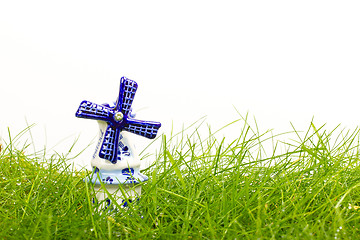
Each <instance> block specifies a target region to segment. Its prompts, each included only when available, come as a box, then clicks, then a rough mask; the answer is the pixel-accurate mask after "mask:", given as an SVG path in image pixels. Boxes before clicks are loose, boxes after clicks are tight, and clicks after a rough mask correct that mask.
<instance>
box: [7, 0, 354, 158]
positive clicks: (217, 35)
mask: <svg viewBox="0 0 360 240" xmlns="http://www.w3.org/2000/svg"><path fill="white" fill-rule="evenodd" d="M359 12H360V2H359V1H314V0H312V1H194V0H191V1H187V0H186V1H185V0H182V1H73V0H72V1H56V2H55V1H1V3H0V83H1V85H0V104H1V105H0V106H1V107H0V109H1V111H0V129H1V132H2V136H3V137H4V138H6V136H7V127H10V130H11V131H12V132H13V133H14V134H15V133H17V132H19V131H20V130H22V129H24V128H25V127H26V121H25V119H27V121H28V122H29V123H30V124H31V123H36V124H37V125H36V127H34V128H33V130H32V132H33V137H34V141H35V143H36V147H37V148H38V149H40V148H42V147H43V146H44V145H46V146H47V148H48V149H50V148H52V147H53V146H55V145H56V144H58V143H59V142H61V143H60V144H58V145H56V146H55V147H54V149H55V150H57V151H59V152H63V151H66V149H67V148H68V147H69V146H70V145H71V144H72V143H73V141H74V139H75V138H76V137H78V136H80V137H79V144H78V145H77V146H78V148H76V149H77V150H78V149H81V148H83V147H84V146H86V145H87V144H88V143H89V142H90V141H91V139H93V138H94V137H95V136H96V134H97V131H98V127H97V123H96V122H95V121H91V120H85V119H77V118H75V116H74V114H75V111H76V110H77V107H78V105H79V103H80V102H81V101H82V100H85V99H86V100H90V101H93V102H96V103H104V102H111V101H115V99H116V97H117V94H118V88H119V79H120V77H121V76H127V77H128V78H130V79H133V80H135V81H137V82H138V84H139V88H138V91H137V95H136V97H135V101H134V105H133V106H134V108H135V110H139V109H142V110H141V111H139V113H138V116H137V118H140V119H144V120H154V121H160V122H161V123H162V124H163V126H162V128H161V133H169V131H170V129H171V126H172V122H174V125H175V128H176V129H178V130H180V126H181V125H182V124H183V123H185V124H188V123H192V122H194V121H196V120H197V119H199V118H200V117H202V116H205V115H206V116H207V122H208V123H209V124H210V125H211V126H213V128H214V129H215V128H218V127H220V126H223V125H225V124H226V123H228V122H230V121H232V120H235V119H236V118H237V117H238V116H237V113H236V111H235V110H234V107H236V108H237V109H238V110H239V111H240V112H241V113H242V114H244V115H245V114H246V113H247V112H249V114H250V116H255V117H256V119H257V122H258V124H259V126H260V127H261V130H267V129H270V128H273V129H275V131H276V132H283V131H286V130H291V127H290V122H293V123H294V124H295V126H297V128H298V129H299V130H305V129H306V128H307V126H308V124H309V123H310V121H311V119H312V117H313V116H314V117H315V122H317V123H319V125H320V124H323V123H327V124H328V125H329V128H331V126H335V125H337V124H339V123H341V124H342V126H343V127H347V128H355V127H356V126H358V123H359V120H360V111H359V109H358V102H359V98H360V97H359V94H358V92H359V88H358V86H359V84H358V82H359V80H360V70H359V66H360V44H359V43H360V14H359ZM227 131H228V132H226V131H225V132H224V135H228V136H229V137H234V136H236V135H237V132H236V128H235V129H229V130H227ZM63 139H65V140H64V141H62V140H63ZM140 141H141V142H142V143H147V141H142V140H140ZM92 152H93V147H90V148H89V150H88V151H86V152H85V153H84V154H83V155H82V157H81V158H82V159H83V161H84V163H86V162H87V159H89V158H90V156H91V154H92Z"/></svg>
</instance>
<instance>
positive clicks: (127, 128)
mask: <svg viewBox="0 0 360 240" xmlns="http://www.w3.org/2000/svg"><path fill="white" fill-rule="evenodd" d="M137 87H138V85H137V83H136V82H135V81H133V80H130V79H128V78H125V77H122V78H121V80H120V92H119V96H118V99H117V101H116V103H115V105H113V106H110V105H109V104H102V105H99V104H96V103H92V102H89V101H82V102H81V104H80V106H79V109H78V110H77V112H76V117H79V118H88V119H93V120H97V121H98V123H99V127H100V134H99V135H100V136H99V141H98V143H97V146H96V148H95V153H94V155H93V157H92V159H91V166H92V167H93V174H92V176H91V179H90V181H91V182H92V183H93V184H94V189H95V192H96V197H97V200H98V201H103V202H104V203H106V205H110V204H111V200H110V198H109V197H108V193H110V194H111V195H112V198H115V199H116V201H117V203H118V204H119V205H122V206H124V207H125V206H126V205H127V204H128V202H131V201H133V200H134V199H137V198H138V197H139V196H140V194H141V185H139V183H141V182H144V181H147V180H148V177H147V176H145V175H144V174H141V173H140V159H139V155H138V154H137V153H136V149H135V147H134V145H133V144H132V143H131V141H130V138H129V133H134V134H137V135H140V136H143V137H146V138H150V139H153V138H155V137H156V134H157V132H158V129H159V128H160V127H161V123H159V122H150V121H142V120H137V119H134V117H135V114H133V113H132V109H131V105H132V102H133V100H134V97H135V93H136V90H137ZM102 185H103V186H105V188H106V190H104V189H103V188H102ZM120 188H122V190H123V191H122V190H121V189H120ZM107 192H108V193H107ZM124 195H125V196H124Z"/></svg>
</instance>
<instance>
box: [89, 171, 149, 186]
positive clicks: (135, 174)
mask: <svg viewBox="0 0 360 240" xmlns="http://www.w3.org/2000/svg"><path fill="white" fill-rule="evenodd" d="M98 176H99V177H98ZM147 180H149V178H148V177H147V176H146V175H144V174H142V173H140V170H139V169H136V168H135V169H134V168H125V169H122V170H104V169H98V168H95V167H94V171H93V173H92V174H91V175H90V176H89V178H88V179H87V181H89V182H91V183H94V184H101V183H103V184H114V185H116V184H132V185H133V184H138V183H141V182H145V181H147Z"/></svg>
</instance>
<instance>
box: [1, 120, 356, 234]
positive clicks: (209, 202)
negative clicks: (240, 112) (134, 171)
mask: <svg viewBox="0 0 360 240" xmlns="http://www.w3.org/2000/svg"><path fill="white" fill-rule="evenodd" d="M232 124H239V125H240V126H239V127H238V133H239V135H238V138H236V139H234V140H228V139H225V138H218V137H217V135H216V131H215V132H214V133H213V132H212V130H211V128H210V127H208V128H207V132H208V134H207V135H206V137H204V134H203V133H202V130H201V129H203V128H204V124H202V122H197V123H194V124H193V125H192V126H190V127H189V128H186V129H184V130H183V131H181V132H180V133H178V134H171V135H169V136H167V135H163V136H162V138H160V139H162V145H161V149H159V154H157V161H156V162H155V163H154V164H153V165H152V166H150V167H149V168H148V169H146V170H145V171H144V173H145V174H147V175H148V176H150V180H149V181H148V182H146V183H144V185H143V193H142V195H141V200H140V201H138V202H137V201H134V202H133V203H131V204H129V207H128V209H127V210H120V211H118V212H116V213H111V214H109V213H107V212H104V211H98V209H96V208H95V207H94V206H93V204H92V198H93V193H92V191H90V190H89V188H88V186H87V184H86V183H84V182H83V179H84V177H85V176H86V175H87V174H89V173H88V172H84V171H81V172H77V171H74V170H73V168H72V167H71V165H69V163H68V161H67V158H66V155H59V154H57V155H54V156H52V157H39V156H41V155H39V154H37V155H26V152H27V148H28V147H29V146H31V144H28V145H26V144H25V145H24V146H23V147H20V148H18V147H15V145H16V144H15V142H16V140H17V139H18V138H19V137H18V136H16V137H15V138H14V139H12V138H11V137H10V139H11V140H10V142H9V143H8V144H5V145H3V149H2V150H1V152H0V164H1V172H0V174H1V175H0V219H1V226H2V231H0V238H1V239H3V238H5V239H18V238H19V237H20V238H24V239H93V238H98V239H118V238H120V239H187V238H188V239H191V238H192V239H254V238H258V239H279V238H285V239H328V238H332V239H354V238H357V236H359V233H360V231H359V226H358V222H359V220H360V213H359V211H360V181H359V179H360V177H359V176H360V174H359V173H360V167H359V163H360V161H359V137H360V134H359V129H355V130H353V131H350V130H340V129H339V127H337V128H335V129H333V130H330V131H328V130H326V129H325V125H324V126H320V127H317V126H315V124H314V123H313V122H312V123H311V124H310V125H309V128H308V129H307V131H305V132H299V131H297V130H296V129H295V128H293V134H292V135H291V136H294V137H295V139H293V140H289V142H279V141H276V136H272V135H271V133H270V132H266V133H259V132H258V130H257V129H258V128H257V126H256V127H255V128H252V127H251V126H250V125H249V123H248V121H247V118H243V119H240V120H238V121H235V122H233V123H232ZM22 134H23V133H21V134H20V135H22ZM269 142H270V143H272V144H273V148H272V149H271V150H270V152H269V151H268V152H266V151H265V150H266V148H265V147H264V145H266V144H267V143H269ZM280 148H281V149H286V151H283V152H279V151H278V150H279V149H280ZM144 154H146V153H144Z"/></svg>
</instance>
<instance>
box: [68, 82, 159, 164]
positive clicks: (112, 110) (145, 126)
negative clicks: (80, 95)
mask: <svg viewBox="0 0 360 240" xmlns="http://www.w3.org/2000/svg"><path fill="white" fill-rule="evenodd" d="M137 87H138V85H137V83H136V82H135V81H133V80H130V79H128V78H126V77H122V78H121V80H120V91H119V96H118V99H117V101H116V103H115V106H114V107H110V105H109V104H103V105H98V104H96V103H92V102H90V101H83V102H81V103H80V106H79V109H78V110H77V112H76V114H75V115H76V117H79V118H87V119H93V120H100V121H105V122H107V124H108V127H107V129H106V131H105V133H104V134H105V135H104V140H103V143H102V145H101V148H100V151H99V157H100V158H103V159H106V160H108V161H110V162H112V163H113V164H115V163H116V162H117V161H118V160H121V158H119V157H118V155H119V141H120V140H121V139H120V137H119V135H120V132H121V131H123V130H125V131H128V132H131V133H134V134H137V135H140V136H143V137H146V138H150V139H153V138H155V137H156V134H157V132H158V130H159V128H160V127H161V123H159V122H152V121H142V120H137V119H134V118H131V116H130V115H131V105H132V102H133V100H134V97H135V93H136V90H137ZM118 112H121V113H122V114H123V119H122V120H120V121H116V120H115V118H114V116H115V114H116V113H118ZM120 144H121V142H120ZM124 147H125V146H122V145H121V146H120V148H121V149H124ZM125 152H126V151H125Z"/></svg>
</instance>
